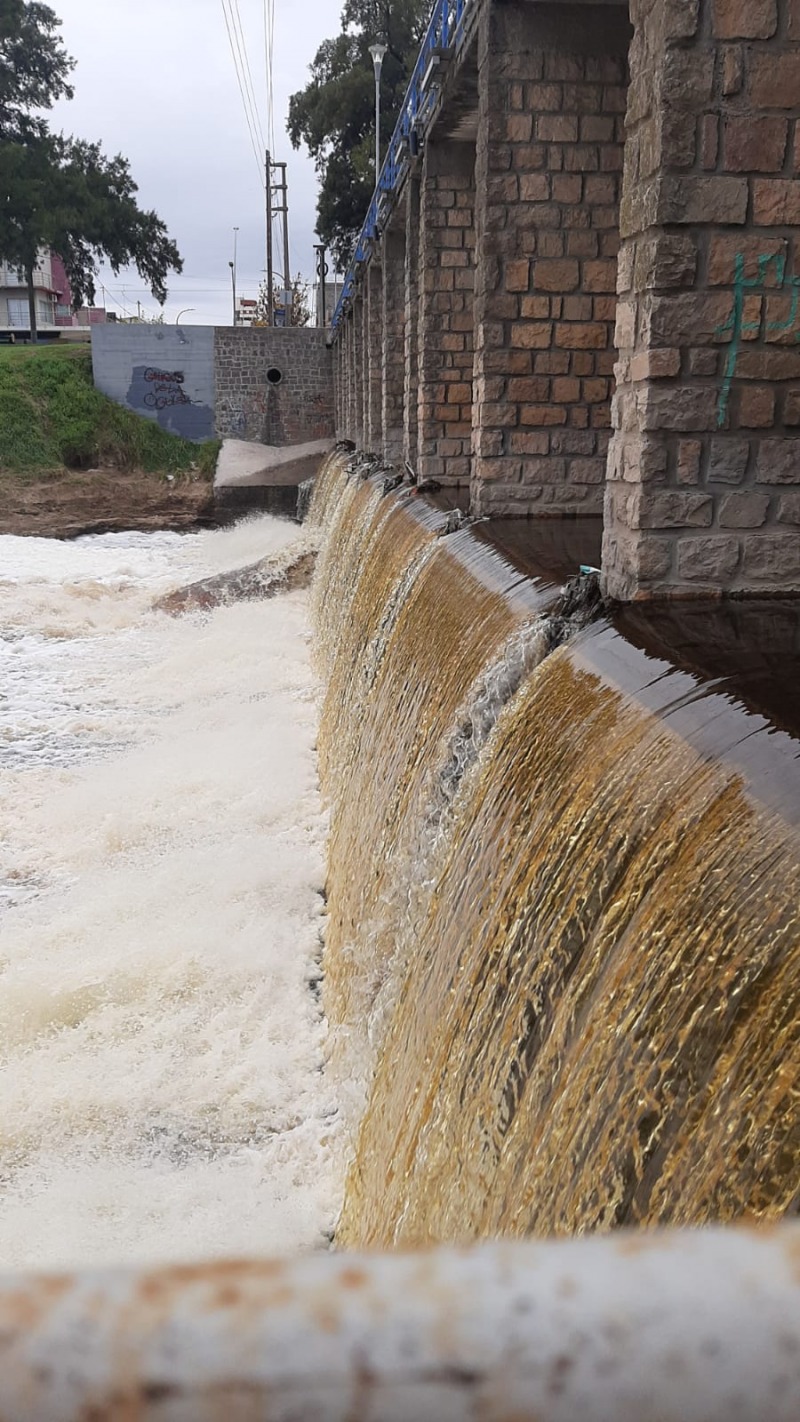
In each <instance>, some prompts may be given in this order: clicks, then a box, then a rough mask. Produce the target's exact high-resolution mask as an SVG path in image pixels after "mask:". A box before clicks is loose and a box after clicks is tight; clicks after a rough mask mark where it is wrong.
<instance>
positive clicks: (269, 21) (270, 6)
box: [264, 0, 275, 150]
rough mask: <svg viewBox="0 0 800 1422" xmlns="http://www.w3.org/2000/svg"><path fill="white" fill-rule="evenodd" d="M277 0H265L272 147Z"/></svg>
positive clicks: (265, 59) (268, 112)
mask: <svg viewBox="0 0 800 1422" xmlns="http://www.w3.org/2000/svg"><path fill="white" fill-rule="evenodd" d="M274 59H275V0H264V77H265V81H266V97H267V132H268V134H269V146H270V149H271V150H272V149H274V148H275V88H274V78H273V71H274Z"/></svg>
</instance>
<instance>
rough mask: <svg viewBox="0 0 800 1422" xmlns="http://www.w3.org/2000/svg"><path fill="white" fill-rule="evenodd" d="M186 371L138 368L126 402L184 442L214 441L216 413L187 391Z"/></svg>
mask: <svg viewBox="0 0 800 1422" xmlns="http://www.w3.org/2000/svg"><path fill="white" fill-rule="evenodd" d="M187 383H188V381H187V376H186V372H185V371H184V370H180V369H173V368H172V367H167V366H163V367H162V366H156V365H135V366H134V367H133V370H132V378H131V383H130V387H129V389H128V392H127V396H126V400H125V403H126V404H127V405H129V406H130V408H131V409H132V410H138V411H139V413H140V414H143V415H148V416H149V417H150V418H151V419H155V420H157V422H158V424H159V425H160V426H161V428H162V429H165V430H167V431H169V433H170V434H176V435H181V436H182V437H183V438H184V439H192V440H202V439H211V438H212V437H213V435H214V410H213V406H212V405H211V404H208V403H206V402H205V401H204V400H202V399H193V398H192V395H191V393H190V392H189V390H187V388H186V387H187Z"/></svg>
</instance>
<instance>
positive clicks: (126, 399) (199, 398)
mask: <svg viewBox="0 0 800 1422" xmlns="http://www.w3.org/2000/svg"><path fill="white" fill-rule="evenodd" d="M92 367H93V370H94V383H95V385H96V386H97V388H98V390H102V392H103V394H104V395H109V396H110V397H111V399H112V400H116V401H117V403H118V404H119V405H127V407H128V409H129V410H135V411H136V414H137V415H145V416H146V417H147V418H148V419H150V420H155V421H156V423H157V424H159V425H160V426H161V428H162V429H164V430H167V431H169V433H170V434H176V435H183V437H184V438H185V439H194V440H204V439H211V438H212V437H213V435H214V390H215V382H214V328H213V326H127V325H116V324H113V325H111V324H110V325H106V326H94V327H93V328H92Z"/></svg>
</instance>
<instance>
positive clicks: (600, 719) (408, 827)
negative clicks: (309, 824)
mask: <svg viewBox="0 0 800 1422" xmlns="http://www.w3.org/2000/svg"><path fill="white" fill-rule="evenodd" d="M365 472H366V467H365V466H364V465H363V464H362V465H358V462H356V464H355V465H353V466H351V467H350V469H349V470H348V466H347V465H346V462H345V459H344V456H341V457H337V458H334V459H333V460H331V462H330V463H329V464H328V466H327V468H326V470H325V471H324V473H323V475H322V477H321V479H320V481H319V484H318V488H317V491H316V495H315V503H314V507H313V510H312V517H313V519H314V520H315V521H316V522H317V524H318V525H320V526H321V528H322V531H323V551H322V554H321V559H320V564H319V568H318V576H317V580H316V588H315V594H314V602H315V609H314V610H315V619H316V624H317V633H318V646H319V659H320V665H321V669H322V671H323V673H324V675H325V676H326V678H327V695H326V699H325V704H324V709H323V718H322V728H321V735H320V763H321V771H322V777H323V785H324V789H325V791H326V794H327V796H328V799H329V802H330V809H331V838H330V849H329V861H328V910H329V922H328V938H327V950H326V973H327V975H326V983H325V994H324V1000H325V1005H326V1009H327V1013H328V1017H329V1019H330V1020H331V1021H332V1023H333V1024H334V1025H335V1031H336V1034H337V1044H336V1053H337V1058H338V1062H339V1066H340V1069H341V1071H342V1074H343V1076H344V1077H345V1078H346V1079H349V1081H350V1082H351V1085H350V1088H349V1089H350V1100H349V1102H346V1103H344V1104H345V1109H346V1111H348V1112H349V1128H350V1131H351V1134H352V1164H351V1168H350V1173H349V1179H348V1185H347V1191H346V1199H345V1205H344V1211H343V1215H342V1219H341V1222H340V1226H339V1230H338V1234H337V1240H338V1242H340V1243H342V1244H346V1245H355V1244H370V1245H378V1246H391V1245H396V1244H402V1245H414V1244H420V1243H424V1242H428V1241H433V1240H468V1239H472V1238H475V1237H479V1236H485V1235H511V1236H515V1235H530V1234H535V1235H541V1234H549V1233H556V1234H562V1233H582V1232H585V1231H593V1230H607V1229H611V1228H614V1227H618V1226H624V1225H653V1224H663V1223H668V1222H669V1223H675V1224H700V1223H705V1222H707V1221H711V1220H732V1219H736V1218H741V1217H748V1218H775V1217H779V1216H781V1215H782V1214H784V1213H785V1212H787V1211H789V1210H792V1209H794V1208H795V1203H796V1196H797V1189H798V1163H799V1161H800V1137H799V1135H798V1115H797V1100H798V1084H799V1083H800V1017H799V1015H798V1009H799V1008H800V1003H799V1002H798V994H800V910H799V908H798V886H799V885H800V875H799V874H798V868H799V867H800V835H799V834H798V809H800V763H799V760H798V756H799V754H800V741H799V740H798V728H799V726H800V718H799V717H798V707H797V688H798V684H799V683H798V677H797V672H798V666H799V662H798V636H797V627H798V621H799V620H800V619H798V616H797V606H796V605H795V606H794V607H792V606H791V605H788V604H781V603H769V604H768V603H763V604H761V605H758V606H753V605H745V604H730V605H728V606H725V607H715V608H709V607H708V606H703V607H696V608H695V607H691V606H689V607H681V608H677V609H667V610H665V611H663V612H653V611H650V610H641V609H634V610H631V611H624V612H619V613H618V614H614V615H613V617H608V616H606V617H603V618H601V619H600V620H599V621H593V622H588V623H587V621H586V619H585V617H584V616H582V615H581V614H580V613H578V614H576V615H574V616H573V617H572V618H570V617H564V616H555V615H554V614H553V607H552V604H553V596H554V587H555V586H556V585H557V583H558V581H559V578H560V576H563V573H564V571H565V567H566V566H568V565H569V564H571V563H574V561H587V562H591V561H593V560H592V557H591V548H590V547H589V545H588V544H587V542H586V541H585V539H584V535H585V534H586V532H587V530H579V529H577V528H576V527H575V526H574V525H573V526H572V527H571V528H569V527H568V528H564V527H562V528H561V529H560V530H559V531H558V534H557V535H556V533H554V532H553V531H552V530H548V531H547V534H546V540H547V542H548V548H549V553H548V554H547V556H543V557H542V558H541V569H542V575H541V576H540V577H538V578H537V577H526V576H523V574H522V572H521V570H520V565H521V561H522V560H521V559H520V557H519V556H515V555H514V550H513V549H512V548H511V547H510V546H509V538H508V535H507V533H506V532H504V530H502V529H501V530H499V536H498V539H497V542H498V545H499V547H500V548H501V549H502V554H501V553H499V552H498V551H497V549H496V548H492V547H490V546H488V545H487V541H486V540H487V538H489V537H491V528H489V531H488V533H487V531H486V529H487V526H485V525H484V526H482V527H479V529H478V530H477V533H478V536H477V537H476V536H475V534H474V533H473V532H472V531H471V530H469V529H467V530H462V531H459V532H456V533H453V534H450V535H449V536H442V535H443V533H444V529H445V525H446V519H445V515H444V514H443V513H441V512H438V511H436V510H433V509H430V508H428V507H427V506H425V505H424V504H422V503H421V501H419V500H418V499H417V498H415V497H414V496H413V495H412V494H410V493H409V492H407V491H406V492H402V491H400V492H397V493H394V494H391V495H389V496H388V497H383V496H382V482H381V480H380V479H368V478H365V477H363V476H364V474H365ZM516 536H517V535H515V537H516ZM559 539H560V540H561V546H558V540H559ZM578 545H580V546H578ZM586 554H588V556H586ZM532 559H533V564H534V565H535V554H533V555H531V554H530V552H529V553H527V554H526V556H525V561H526V563H527V570H528V571H529V572H530V571H531V566H532V565H531V560H532Z"/></svg>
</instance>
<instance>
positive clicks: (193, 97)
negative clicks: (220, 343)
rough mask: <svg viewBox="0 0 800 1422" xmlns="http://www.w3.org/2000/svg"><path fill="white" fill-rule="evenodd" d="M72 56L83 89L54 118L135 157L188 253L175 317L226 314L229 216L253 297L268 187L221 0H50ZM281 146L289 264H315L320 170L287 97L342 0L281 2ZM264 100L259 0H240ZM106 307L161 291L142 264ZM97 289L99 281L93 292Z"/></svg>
mask: <svg viewBox="0 0 800 1422" xmlns="http://www.w3.org/2000/svg"><path fill="white" fill-rule="evenodd" d="M49 3H50V4H51V5H52V7H53V9H54V10H55V11H56V13H57V14H58V15H59V16H60V18H61V19H62V21H63V28H62V35H63V39H64V43H65V45H66V47H67V49H68V51H69V52H70V54H71V55H72V56H73V58H74V59H75V60H77V68H76V70H75V75H74V83H75V98H74V99H73V100H72V102H71V103H60V104H58V105H57V106H56V108H55V109H54V111H53V125H54V127H57V128H63V129H64V130H65V131H66V132H69V133H73V134H76V135H77V136H79V137H81V138H88V139H94V140H100V141H101V142H102V145H103V147H104V149H105V150H106V152H107V153H109V154H111V153H118V152H119V153H122V154H124V155H125V157H126V158H128V159H129V161H130V165H131V170H132V172H133V176H134V178H135V180H136V182H137V183H138V185H139V200H140V203H141V205H142V206H144V207H153V208H155V210H156V212H158V214H159V216H160V217H162V218H163V219H164V221H165V222H166V224H167V226H168V228H169V232H170V235H171V236H172V237H173V238H174V239H175V241H176V242H177V244H178V246H179V248H180V251H181V255H182V256H183V260H184V273H183V275H182V276H180V277H173V278H172V279H171V281H170V292H169V300H168V302H167V306H166V309H165V315H166V317H167V319H168V320H174V319H175V316H176V315H177V313H178V312H179V311H180V310H181V308H183V307H194V308H195V309H194V311H192V312H190V313H189V314H187V315H186V316H184V317H183V321H184V322H206V323H209V324H214V323H220V324H221V323H226V322H227V323H230V320H231V299H230V270H229V267H228V263H229V261H230V260H231V258H232V255H233V230H232V229H233V227H234V225H237V226H238V227H239V239H238V240H239V252H238V274H239V283H238V285H239V293H240V294H241V295H243V296H255V295H256V293H257V287H258V282H259V281H260V280H261V279H262V277H263V268H264V265H265V257H264V244H265V235H264V229H265V220H264V206H263V204H264V199H263V189H262V187H261V184H260V181H259V172H258V169H257V167H256V159H255V156H254V153H253V149H252V146H251V143H250V138H249V135H248V131H247V126H246V123H245V117H244V111H243V108H242V103H241V99H240V97H239V91H238V88H237V84H236V77H235V71H234V66H233V60H232V58H231V53H230V48H229V44H228V37H227V33H226V29H225V22H224V19H223V11H222V4H221V0H171V3H165V0H106V3H105V4H98V0H49ZM274 3H275V47H274V55H275V59H274V105H275V108H274V112H275V140H276V141H275V153H274V156H275V157H276V158H278V159H280V160H284V159H285V160H286V161H287V162H288V164H289V173H288V177H289V207H290V234H289V245H290V250H291V260H292V271H293V273H296V272H298V271H302V272H303V274H304V275H305V276H307V277H310V276H311V275H312V272H313V262H314V254H313V242H314V240H315V238H314V223H315V211H316V178H315V174H314V169H313V165H312V163H311V161H310V159H309V157H308V154H307V152H306V151H305V150H301V151H300V152H297V153H296V152H295V151H294V149H292V148H291V146H290V144H289V140H288V138H287V136H286V114H287V110H288V99H289V95H290V94H292V93H294V91H295V90H296V89H299V88H302V87H303V85H304V84H305V83H306V80H307V78H308V66H309V65H310V63H311V60H312V59H313V57H314V54H315V53H316V50H317V48H318V46H319V44H320V43H321V41H322V40H323V39H325V38H327V37H328V36H329V35H333V34H335V33H336V32H337V30H338V28H339V20H340V12H341V0H274ZM239 10H240V13H241V17H242V25H243V28H244V32H245V35H246V37H247V39H248V50H249V56H250V64H251V68H252V74H253V81H254V85H255V87H256V92H257V98H258V101H259V104H260V106H261V110H262V121H263V116H264V110H265V107H266V105H265V100H264V96H265V90H266V75H265V63H264V31H263V0H239ZM103 280H104V281H107V282H108V285H109V287H110V288H111V290H112V295H113V299H114V300H115V301H116V303H117V304H116V308H115V307H114V303H113V301H109V303H108V304H109V306H110V308H111V309H117V310H120V306H121V303H122V302H123V300H124V301H125V303H126V305H127V307H128V309H129V310H131V311H132V312H133V313H135V312H136V300H137V298H138V299H139V300H141V301H142V303H143V305H144V307H145V310H146V312H147V313H148V314H150V315H155V314H156V311H157V306H156V303H155V302H154V301H153V298H152V297H151V296H150V293H149V292H148V291H146V290H145V289H144V288H143V286H142V283H141V280H140V278H139V276H138V275H137V273H136V272H135V271H133V272H127V273H123V274H121V275H120V276H119V277H117V278H114V277H113V276H111V274H110V273H109V272H107V271H106V272H104V274H103ZM98 297H99V292H98Z"/></svg>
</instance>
